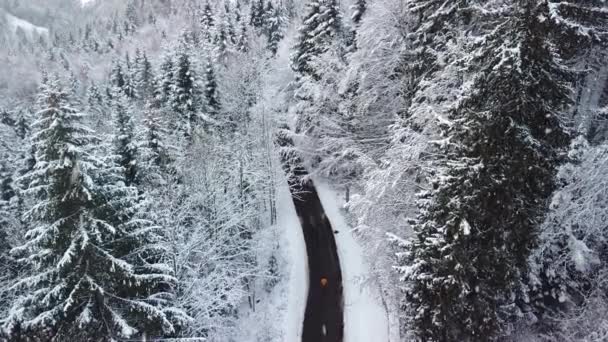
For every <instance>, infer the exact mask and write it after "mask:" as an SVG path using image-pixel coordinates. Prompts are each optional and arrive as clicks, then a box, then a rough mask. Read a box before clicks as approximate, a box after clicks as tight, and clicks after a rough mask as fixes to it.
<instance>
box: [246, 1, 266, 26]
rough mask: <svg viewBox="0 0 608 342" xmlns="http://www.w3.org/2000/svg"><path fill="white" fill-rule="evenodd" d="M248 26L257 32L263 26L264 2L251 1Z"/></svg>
mask: <svg viewBox="0 0 608 342" xmlns="http://www.w3.org/2000/svg"><path fill="white" fill-rule="evenodd" d="M249 25H251V26H253V27H254V28H255V29H257V30H261V29H262V27H263V26H264V0H252V1H251V7H250V13H249Z"/></svg>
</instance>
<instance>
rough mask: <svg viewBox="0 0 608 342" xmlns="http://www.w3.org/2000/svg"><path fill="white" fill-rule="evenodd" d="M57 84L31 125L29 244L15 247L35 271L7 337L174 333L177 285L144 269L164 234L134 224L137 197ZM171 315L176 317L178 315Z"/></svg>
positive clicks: (150, 267) (21, 284) (158, 271)
mask: <svg viewBox="0 0 608 342" xmlns="http://www.w3.org/2000/svg"><path fill="white" fill-rule="evenodd" d="M68 98H69V95H68V94H67V93H65V92H64V91H63V90H62V88H61V86H60V85H59V84H58V82H57V81H56V80H51V81H50V82H49V83H48V84H46V85H45V86H44V87H43V90H42V92H41V95H40V101H39V105H40V108H41V110H40V111H39V112H38V113H37V120H36V122H35V123H34V125H33V128H34V130H35V131H34V134H33V141H34V146H35V150H36V165H35V167H34V170H33V171H32V172H30V173H28V174H27V175H26V176H24V180H25V181H27V182H28V183H29V186H28V188H27V194H28V195H30V196H31V197H32V200H33V201H34V203H35V204H34V205H33V206H32V207H31V209H30V210H29V212H28V213H27V215H26V217H27V219H28V222H29V223H30V224H31V228H30V230H29V231H28V232H27V234H26V242H25V243H24V244H23V245H22V246H19V247H16V248H14V249H13V251H12V253H13V254H14V255H16V256H18V257H20V261H21V262H24V263H26V264H28V265H29V266H30V267H31V274H28V275H27V276H25V277H23V278H22V279H20V280H19V281H18V282H17V284H16V285H14V288H15V289H19V290H21V291H22V292H21V293H22V294H21V296H20V297H19V299H18V300H16V301H15V302H14V304H13V307H12V309H11V311H10V315H9V317H8V318H7V319H6V321H5V325H4V328H5V332H6V333H7V335H8V339H9V340H20V339H23V338H25V339H31V340H44V341H47V340H51V339H52V340H60V341H64V340H65V341H67V340H77V341H112V340H116V339H130V338H140V337H141V336H142V334H144V333H145V334H147V335H148V336H166V335H171V334H174V333H175V332H176V325H174V323H172V321H170V319H171V317H176V318H177V317H178V316H181V314H180V312H179V311H177V310H174V309H172V308H170V307H169V306H167V305H168V303H169V302H168V301H167V299H170V295H169V294H168V293H166V292H165V291H166V289H168V288H169V287H170V286H172V284H174V283H175V278H173V277H171V276H169V275H167V274H166V273H165V271H162V269H163V267H162V265H156V264H151V263H147V262H146V261H145V260H148V255H150V254H149V251H150V249H149V246H150V245H148V243H149V242H150V241H153V240H155V237H154V236H155V232H156V231H157V230H156V229H155V228H154V227H153V226H152V225H151V224H150V222H149V221H146V220H143V219H138V217H137V211H138V209H137V206H136V203H137V199H136V198H137V192H136V191H135V190H134V189H133V188H129V187H126V186H125V185H124V181H123V179H122V176H121V175H120V173H117V172H116V171H117V170H118V169H120V168H118V167H114V166H112V165H107V164H105V163H104V162H103V160H100V159H99V158H94V157H93V156H92V155H91V154H90V152H89V149H88V147H90V146H94V144H95V143H96V142H97V138H96V137H94V136H93V135H92V131H91V130H90V129H89V128H87V127H86V126H85V125H84V124H83V123H82V121H83V114H81V113H79V112H78V111H77V110H75V109H74V108H72V107H71V106H70V105H69V103H68V102H67V99H68ZM174 313H175V314H176V315H174Z"/></svg>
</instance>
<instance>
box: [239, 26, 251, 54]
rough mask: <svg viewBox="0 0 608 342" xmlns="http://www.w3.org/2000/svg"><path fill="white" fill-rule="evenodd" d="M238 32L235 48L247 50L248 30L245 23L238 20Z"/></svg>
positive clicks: (241, 50)
mask: <svg viewBox="0 0 608 342" xmlns="http://www.w3.org/2000/svg"><path fill="white" fill-rule="evenodd" d="M239 25H240V27H239V33H238V36H237V39H236V49H237V51H240V52H247V51H249V30H248V29H247V23H245V21H243V20H241V21H240V24H239Z"/></svg>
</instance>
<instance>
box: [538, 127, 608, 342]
mask: <svg viewBox="0 0 608 342" xmlns="http://www.w3.org/2000/svg"><path fill="white" fill-rule="evenodd" d="M606 152H607V150H606V146H605V144H602V145H599V146H590V145H589V144H588V143H587V141H586V139H585V138H584V137H578V138H577V139H576V140H574V141H573V143H572V146H571V150H570V154H569V157H570V162H569V163H568V164H565V165H563V166H562V167H561V168H560V170H559V173H558V175H557V177H558V180H559V184H560V188H559V189H558V190H557V191H556V192H555V193H554V194H553V198H552V200H551V204H550V210H549V213H548V214H547V217H546V219H545V222H544V223H543V225H542V227H541V229H542V231H541V233H540V236H539V247H538V248H537V249H536V250H535V252H534V253H533V254H532V255H531V256H530V259H529V262H530V286H531V288H532V290H533V291H532V293H534V294H536V296H535V297H533V298H531V300H532V301H533V303H535V304H536V306H537V309H536V313H537V315H538V319H539V320H542V321H543V322H544V325H545V333H544V335H545V337H546V338H547V339H556V338H557V339H559V340H564V341H566V340H567V341H574V340H589V341H596V340H597V341H599V340H601V339H602V337H603V336H606V333H607V330H606V327H607V326H608V325H607V324H608V321H607V320H606V319H605V313H606V310H607V309H608V305H607V304H606V303H607V302H606V299H607V298H606V296H605V293H606V285H607V284H606V281H605V277H606V271H607V270H606V265H607V262H608V261H607V260H606V257H607V255H606V246H607V245H608V237H607V236H606V231H605V224H606V222H607V220H608V212H607V211H606V189H607V187H606V184H605V182H606V179H605V172H603V171H602V170H605V168H606V163H607V161H608V159H607V154H606ZM587 322H594V323H593V324H591V325H588V323H587ZM547 327H550V329H547Z"/></svg>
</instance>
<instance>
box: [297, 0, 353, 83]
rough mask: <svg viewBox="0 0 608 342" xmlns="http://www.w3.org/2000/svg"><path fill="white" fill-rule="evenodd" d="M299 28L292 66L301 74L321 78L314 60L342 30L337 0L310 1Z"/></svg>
mask: <svg viewBox="0 0 608 342" xmlns="http://www.w3.org/2000/svg"><path fill="white" fill-rule="evenodd" d="M306 9H307V12H306V15H305V16H304V18H303V22H302V26H300V29H299V30H298V38H297V39H296V44H295V46H294V47H293V50H294V52H293V54H292V55H291V67H292V69H293V70H294V71H295V72H297V73H298V74H300V75H308V76H313V77H315V78H317V79H318V78H319V75H318V74H317V73H316V72H315V70H314V67H313V65H312V64H313V60H314V59H315V58H316V57H319V56H320V55H321V54H323V53H324V52H326V51H327V49H328V48H329V46H330V45H331V44H332V43H334V42H335V39H336V38H337V37H338V35H339V34H340V32H341V27H342V15H341V13H340V8H339V6H338V3H337V2H336V0H323V1H314V0H313V1H310V2H309V3H308V4H307V5H306Z"/></svg>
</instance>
